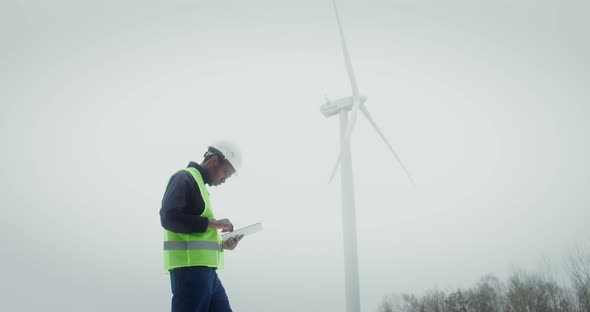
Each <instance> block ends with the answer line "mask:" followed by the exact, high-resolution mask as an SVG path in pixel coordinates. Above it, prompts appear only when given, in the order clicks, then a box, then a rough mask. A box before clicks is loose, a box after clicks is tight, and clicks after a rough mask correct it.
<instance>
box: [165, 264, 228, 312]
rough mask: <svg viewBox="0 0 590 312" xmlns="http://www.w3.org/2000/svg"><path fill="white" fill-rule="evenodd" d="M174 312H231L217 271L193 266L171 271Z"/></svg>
mask: <svg viewBox="0 0 590 312" xmlns="http://www.w3.org/2000/svg"><path fill="white" fill-rule="evenodd" d="M170 284H171V287H172V312H231V311H232V310H231V308H230V306H229V300H228V299H227V294H226V293H225V289H224V288H223V285H221V281H220V280H219V277H218V276H217V272H215V269H213V268H208V267H202V266H192V267H184V268H176V269H172V270H170Z"/></svg>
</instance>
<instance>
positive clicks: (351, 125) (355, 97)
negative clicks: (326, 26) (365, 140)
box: [332, 0, 361, 140]
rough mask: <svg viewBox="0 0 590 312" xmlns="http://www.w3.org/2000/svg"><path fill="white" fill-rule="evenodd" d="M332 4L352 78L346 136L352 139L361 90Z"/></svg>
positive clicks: (334, 1)
mask: <svg viewBox="0 0 590 312" xmlns="http://www.w3.org/2000/svg"><path fill="white" fill-rule="evenodd" d="M332 4H333V5H334V12H335V14H336V22H337V23H338V30H339V32H340V43H341V45H342V53H343V54H344V63H345V65H346V71H347V72H348V79H349V80H350V87H351V88H352V98H353V101H352V115H351V116H350V122H349V124H348V129H347V130H346V136H345V138H346V139H347V140H349V139H350V136H351V134H352V130H353V129H354V126H355V125H356V120H357V118H358V111H359V109H360V106H361V101H360V95H359V90H358V86H357V82H356V77H355V76H354V71H353V69H352V62H351V61H350V55H349V53H348V48H347V46H346V40H345V39H344V30H343V29H342V23H341V22H340V15H339V14H338V7H337V6H336V0H332Z"/></svg>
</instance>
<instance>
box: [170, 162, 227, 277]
mask: <svg viewBox="0 0 590 312" xmlns="http://www.w3.org/2000/svg"><path fill="white" fill-rule="evenodd" d="M183 170H186V171H188V172H189V173H190V174H191V175H192V176H193V178H194V179H195V181H196V182H197V188H198V189H199V192H200V193H201V197H202V199H203V202H204V203H205V209H204V210H203V213H201V217H205V218H207V219H209V220H211V219H215V215H214V214H213V210H212V209H211V203H210V202H209V192H208V191H207V188H206V187H205V181H204V180H203V177H202V176H201V173H200V172H199V171H198V170H197V169H196V168H192V167H189V168H186V169H183ZM187 266H208V267H213V268H217V269H222V268H223V242H222V240H221V236H220V235H219V232H218V231H217V229H214V228H208V229H207V230H206V231H205V232H202V233H176V232H172V231H168V230H166V229H164V269H165V270H166V272H167V273H168V271H169V270H171V269H174V268H179V267H187Z"/></svg>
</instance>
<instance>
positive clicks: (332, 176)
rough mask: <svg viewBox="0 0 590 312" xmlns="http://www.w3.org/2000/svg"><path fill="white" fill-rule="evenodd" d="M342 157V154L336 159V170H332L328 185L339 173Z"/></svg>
mask: <svg viewBox="0 0 590 312" xmlns="http://www.w3.org/2000/svg"><path fill="white" fill-rule="evenodd" d="M340 155H341V154H338V159H336V164H335V165H334V169H332V174H331V175H330V180H328V183H332V180H334V176H336V172H337V171H338V167H339V165H340Z"/></svg>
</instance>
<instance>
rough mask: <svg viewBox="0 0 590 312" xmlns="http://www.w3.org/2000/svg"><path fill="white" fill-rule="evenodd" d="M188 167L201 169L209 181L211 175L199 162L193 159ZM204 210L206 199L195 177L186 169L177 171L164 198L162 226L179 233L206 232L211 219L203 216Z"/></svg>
mask: <svg viewBox="0 0 590 312" xmlns="http://www.w3.org/2000/svg"><path fill="white" fill-rule="evenodd" d="M188 167H192V168H196V169H197V170H199V172H200V173H201V176H202V177H203V181H205V183H207V182H208V181H209V176H207V173H206V172H205V170H203V167H201V166H200V165H199V164H197V163H196V162H194V161H191V162H190V163H189V164H188ZM203 211H205V201H204V200H203V197H202V196H201V191H200V190H199V186H198V185H197V182H196V181H195V178H194V177H193V176H192V175H191V174H190V172H188V171H186V170H180V171H179V172H177V173H175V174H174V175H173V176H172V177H171V178H170V182H169V183H168V187H167V188H166V192H165V193H164V198H163V199H162V208H161V209H160V223H161V224H162V227H163V228H165V229H166V230H168V231H172V232H177V233H195V232H199V233H202V232H205V231H206V230H207V227H208V226H209V219H207V218H206V217H201V214H202V213H203Z"/></svg>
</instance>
